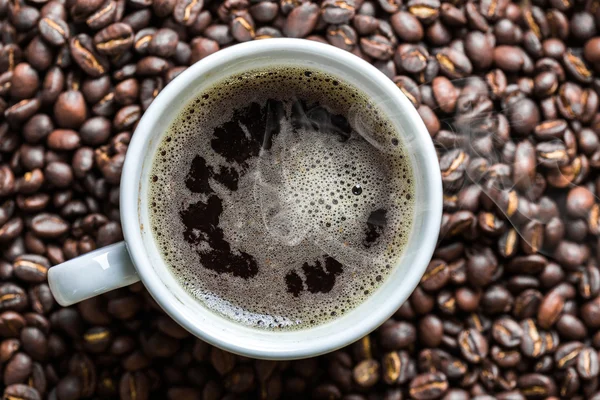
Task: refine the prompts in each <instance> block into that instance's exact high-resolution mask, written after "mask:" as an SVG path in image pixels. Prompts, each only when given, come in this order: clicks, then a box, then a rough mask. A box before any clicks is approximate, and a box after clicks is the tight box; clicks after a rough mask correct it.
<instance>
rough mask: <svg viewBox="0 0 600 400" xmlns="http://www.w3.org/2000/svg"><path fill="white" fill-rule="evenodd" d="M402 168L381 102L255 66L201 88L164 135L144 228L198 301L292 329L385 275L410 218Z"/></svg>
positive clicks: (403, 158)
mask: <svg viewBox="0 0 600 400" xmlns="http://www.w3.org/2000/svg"><path fill="white" fill-rule="evenodd" d="M412 179H413V173H412V169H411V164H410V159H409V156H408V154H407V153H406V149H405V147H404V146H403V144H402V139H401V137H400V134H399V132H397V131H396V130H395V129H394V128H393V127H392V124H391V123H390V121H389V120H388V118H387V117H386V116H385V115H384V114H383V113H382V111H381V110H380V109H379V108H378V107H377V99H368V98H367V97H366V96H365V95H364V93H363V92H361V91H360V90H358V89H357V88H355V87H353V86H351V85H349V84H347V83H345V82H343V81H341V80H339V79H336V78H334V77H332V76H329V75H328V74H325V73H322V72H320V71H318V70H307V69H300V68H289V67H281V68H269V69H260V70H253V71H248V72H246V73H243V74H240V75H235V76H231V77H229V78H227V79H225V80H223V81H221V82H218V83H217V84H216V85H214V86H212V87H210V88H208V89H207V90H204V91H203V92H201V93H200V94H199V95H198V97H197V98H195V99H194V100H193V101H192V102H190V104H188V105H187V106H186V107H185V108H184V109H183V110H182V112H181V113H180V115H179V116H178V118H177V119H176V120H175V121H174V122H173V123H172V124H171V126H170V128H169V130H168V132H166V133H165V135H164V137H163V138H162V141H161V143H160V145H159V147H158V150H157V152H156V155H155V159H154V162H153V166H152V173H151V177H150V191H149V202H150V204H151V205H152V207H151V225H152V230H153V234H154V236H155V238H156V240H157V243H158V244H159V247H160V249H161V252H162V256H163V259H164V261H165V263H166V264H167V265H168V266H169V268H170V269H171V272H172V273H173V275H174V276H175V277H176V279H177V280H178V282H179V283H180V284H181V285H182V286H183V287H184V288H185V289H186V290H187V291H188V292H189V293H191V294H192V295H193V296H194V297H195V298H197V299H198V301H200V302H201V303H203V304H204V305H205V306H206V307H208V308H209V309H211V310H212V311H214V312H216V313H218V314H221V315H224V316H226V317H228V318H230V319H232V320H234V321H237V322H239V323H242V324H245V325H249V326H252V327H258V328H265V329H302V328H306V327H310V326H313V325H318V324H321V323H324V322H326V321H329V320H331V319H333V318H336V317H338V316H340V315H342V314H344V313H345V312H348V311H349V310H351V309H352V308H354V307H356V306H357V305H358V304H360V303H361V302H362V301H364V299H365V298H367V297H368V296H369V295H370V294H371V293H372V292H373V291H374V290H376V288H377V287H378V286H379V285H380V284H381V283H383V282H384V281H385V279H386V277H387V276H388V274H389V273H390V271H391V270H392V269H393V266H394V265H395V264H396V263H397V262H398V260H399V259H400V257H401V256H402V253H403V250H404V246H405V242H406V240H407V238H408V236H409V234H410V230H411V227H412V223H413V217H414V215H413V208H414V204H413V203H414V196H413V184H414V182H413V180H412Z"/></svg>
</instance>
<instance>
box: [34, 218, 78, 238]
mask: <svg viewBox="0 0 600 400" xmlns="http://www.w3.org/2000/svg"><path fill="white" fill-rule="evenodd" d="M31 229H32V230H33V232H34V233H35V234H36V235H37V236H39V237H41V238H55V237H58V236H60V235H62V234H64V233H66V232H67V231H68V230H69V224H68V223H67V222H65V221H64V220H63V219H62V218H60V217H59V216H58V215H54V214H47V213H41V214H38V215H36V216H35V217H34V218H33V219H32V220H31Z"/></svg>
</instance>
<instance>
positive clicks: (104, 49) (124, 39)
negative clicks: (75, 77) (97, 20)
mask: <svg viewBox="0 0 600 400" xmlns="http://www.w3.org/2000/svg"><path fill="white" fill-rule="evenodd" d="M132 46H133V30H132V29H131V27H130V26H129V25H127V24H124V23H121V22H116V23H114V24H112V25H109V26H107V27H106V28H104V29H102V30H101V31H100V32H98V33H97V34H96V35H95V36H94V47H95V48H96V50H97V51H98V52H99V53H101V54H105V55H111V56H114V55H118V54H121V53H123V52H125V51H127V50H129V49H130V48H131V47H132ZM90 75H92V74H90Z"/></svg>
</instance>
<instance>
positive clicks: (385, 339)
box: [380, 322, 417, 350]
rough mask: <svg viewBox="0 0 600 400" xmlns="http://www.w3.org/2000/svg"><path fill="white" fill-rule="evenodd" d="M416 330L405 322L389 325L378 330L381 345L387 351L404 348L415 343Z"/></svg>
mask: <svg viewBox="0 0 600 400" xmlns="http://www.w3.org/2000/svg"><path fill="white" fill-rule="evenodd" d="M416 333H417V332H416V329H415V327H414V326H413V325H411V324H409V323H407V322H396V323H390V324H388V325H385V326H383V327H382V328H381V329H380V336H381V338H380V339H381V345H382V346H383V348H385V349H387V350H399V349H402V348H406V347H408V346H409V345H411V344H413V343H414V342H415V341H416Z"/></svg>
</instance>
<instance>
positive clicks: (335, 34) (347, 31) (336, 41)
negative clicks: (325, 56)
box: [326, 25, 357, 51]
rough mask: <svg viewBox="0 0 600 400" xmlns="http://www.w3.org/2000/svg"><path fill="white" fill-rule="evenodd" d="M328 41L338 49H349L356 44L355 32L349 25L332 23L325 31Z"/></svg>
mask: <svg viewBox="0 0 600 400" xmlns="http://www.w3.org/2000/svg"><path fill="white" fill-rule="evenodd" d="M326 37H327V40H328V41H329V43H331V44H332V45H334V46H335V47H339V48H340V49H344V50H346V51H350V50H352V49H353V48H354V46H356V40H357V36H356V32H355V31H354V29H352V27H350V26H349V25H332V26H330V27H329V28H328V29H327V33H326Z"/></svg>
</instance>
